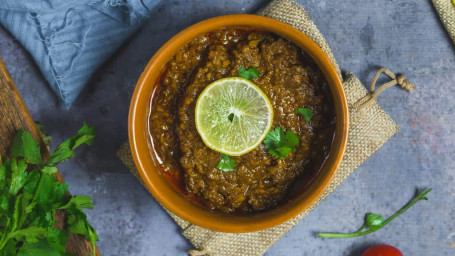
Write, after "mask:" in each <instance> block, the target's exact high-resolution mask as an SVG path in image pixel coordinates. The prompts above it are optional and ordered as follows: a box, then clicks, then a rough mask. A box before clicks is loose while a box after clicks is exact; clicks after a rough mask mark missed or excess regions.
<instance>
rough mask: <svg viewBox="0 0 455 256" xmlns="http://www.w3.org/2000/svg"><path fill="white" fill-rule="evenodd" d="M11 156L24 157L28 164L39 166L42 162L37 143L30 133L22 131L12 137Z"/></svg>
mask: <svg viewBox="0 0 455 256" xmlns="http://www.w3.org/2000/svg"><path fill="white" fill-rule="evenodd" d="M11 155H12V156H13V157H24V159H25V160H26V161H27V162H28V163H30V164H41V162H42V160H41V151H40V147H39V145H38V142H37V141H36V140H35V139H34V138H33V136H32V135H31V134H30V133H28V132H26V131H24V130H22V129H20V130H19V131H18V132H17V134H16V136H14V139H13V145H12V146H11Z"/></svg>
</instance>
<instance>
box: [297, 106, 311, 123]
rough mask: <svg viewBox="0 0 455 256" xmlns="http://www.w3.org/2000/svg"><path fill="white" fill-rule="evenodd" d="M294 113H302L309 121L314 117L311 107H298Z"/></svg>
mask: <svg viewBox="0 0 455 256" xmlns="http://www.w3.org/2000/svg"><path fill="white" fill-rule="evenodd" d="M294 113H296V114H300V115H302V116H303V117H304V118H305V120H306V121H307V122H309V121H310V120H311V118H312V117H313V110H311V108H298V109H297V110H296V111H295V112H294Z"/></svg>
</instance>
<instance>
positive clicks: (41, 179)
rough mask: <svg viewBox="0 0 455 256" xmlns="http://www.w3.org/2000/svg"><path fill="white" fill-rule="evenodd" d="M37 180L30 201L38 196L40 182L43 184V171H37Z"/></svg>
mask: <svg viewBox="0 0 455 256" xmlns="http://www.w3.org/2000/svg"><path fill="white" fill-rule="evenodd" d="M39 175H40V177H39V180H38V185H36V189H35V193H33V199H32V201H35V200H36V198H37V197H38V194H39V191H40V188H41V184H43V180H44V179H43V176H44V173H42V172H39Z"/></svg>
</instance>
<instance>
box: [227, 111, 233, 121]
mask: <svg viewBox="0 0 455 256" xmlns="http://www.w3.org/2000/svg"><path fill="white" fill-rule="evenodd" d="M228 120H229V121H230V122H231V123H232V121H234V113H230V114H229V115H228Z"/></svg>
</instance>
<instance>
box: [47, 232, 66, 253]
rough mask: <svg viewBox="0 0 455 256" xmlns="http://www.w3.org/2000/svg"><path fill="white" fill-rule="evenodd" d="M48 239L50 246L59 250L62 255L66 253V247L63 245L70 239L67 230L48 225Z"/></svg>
mask: <svg viewBox="0 0 455 256" xmlns="http://www.w3.org/2000/svg"><path fill="white" fill-rule="evenodd" d="M46 240H47V242H48V243H49V245H50V247H52V248H54V249H55V250H57V251H58V252H59V253H60V254H61V255H65V254H64V253H65V252H66V248H65V247H64V246H63V245H64V244H66V242H67V241H68V235H67V234H66V233H65V232H63V231H62V230H60V229H54V228H52V227H48V228H47V237H46Z"/></svg>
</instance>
